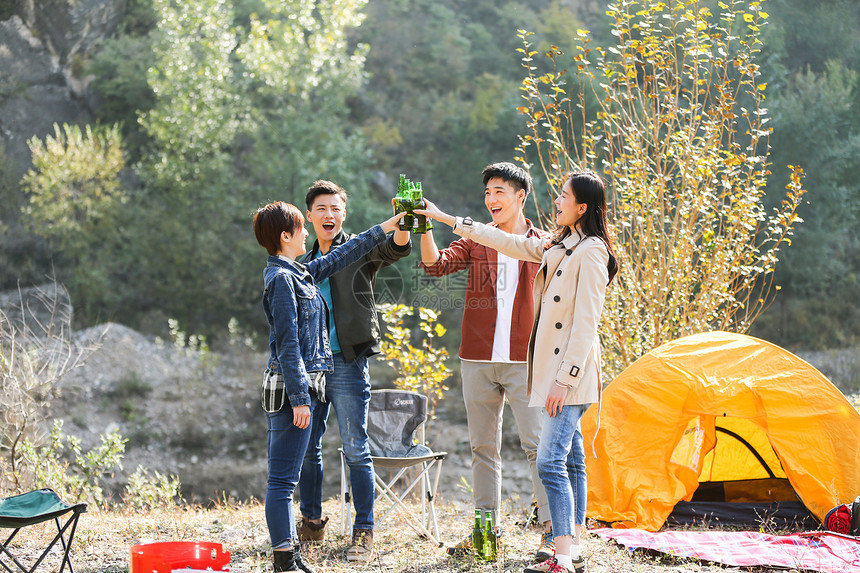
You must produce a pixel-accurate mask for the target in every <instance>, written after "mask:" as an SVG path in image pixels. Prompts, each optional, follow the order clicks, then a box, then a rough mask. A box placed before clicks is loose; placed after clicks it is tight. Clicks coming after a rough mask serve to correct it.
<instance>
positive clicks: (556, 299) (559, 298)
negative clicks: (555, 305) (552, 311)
mask: <svg viewBox="0 0 860 573" xmlns="http://www.w3.org/2000/svg"><path fill="white" fill-rule="evenodd" d="M552 300H554V301H555V302H559V301H560V300H561V297H560V296H558V295H555V296H554V297H552Z"/></svg>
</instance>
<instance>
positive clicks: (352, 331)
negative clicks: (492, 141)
mask: <svg viewBox="0 0 860 573" xmlns="http://www.w3.org/2000/svg"><path fill="white" fill-rule="evenodd" d="M305 202H306V203H307V207H308V211H307V218H308V221H310V222H311V224H312V225H313V227H314V231H315V233H316V236H317V240H316V242H315V243H314V246H313V249H312V250H311V251H310V252H309V253H308V254H307V255H305V257H304V258H303V259H302V261H310V260H313V259H314V258H316V257H319V256H321V255H324V254H325V253H327V252H328V251H329V249H336V248H337V247H338V246H339V245H341V244H343V243H345V242H346V241H347V240H349V238H350V235H347V234H346V233H344V232H343V229H342V226H343V221H344V219H345V218H346V192H345V191H344V190H343V189H342V188H341V187H340V186H338V185H337V184H335V183H332V182H331V181H323V180H320V181H316V182H314V184H313V185H311V186H310V188H309V189H308V193H307V195H306V196H305ZM411 249H412V245H411V242H410V239H409V232H408V231H396V232H394V233H393V234H392V235H390V236H389V237H388V239H386V241H385V242H384V243H382V244H381V245H379V246H378V247H376V248H375V249H373V250H372V251H371V252H370V253H369V254H367V255H365V256H364V258H363V259H361V260H359V261H358V262H357V263H354V264H353V265H351V266H349V267H347V268H346V269H344V270H343V271H341V272H339V273H337V274H335V275H332V277H331V278H330V279H326V280H324V281H322V282H320V283H318V286H319V288H320V291H321V292H322V295H323V298H324V299H325V301H326V304H327V305H328V308H329V310H330V313H329V342H330V344H331V351H332V355H333V357H334V372H333V373H330V374H328V375H327V376H326V384H325V401H316V402H315V404H314V407H313V408H312V414H311V437H310V443H309V444H308V449H307V454H306V455H305V459H304V462H303V463H302V470H301V475H300V477H299V496H300V498H301V504H300V508H301V512H302V521H301V523H300V525H299V528H298V533H299V538H300V539H301V540H303V541H322V539H323V537H324V534H325V524H326V522H327V521H328V518H326V519H325V521H323V520H322V477H323V467H322V455H321V448H322V436H323V434H324V433H325V430H326V418H327V417H328V411H329V404H331V405H332V406H334V410H335V412H336V413H337V422H338V426H339V429H340V437H341V440H342V442H343V451H344V456H345V457H346V462H347V464H348V465H349V479H350V485H351V489H352V500H353V504H354V506H355V522H354V523H353V527H352V543H351V545H350V547H349V549H348V550H347V559H348V560H349V561H366V560H368V559H370V557H371V555H372V553H373V499H374V493H375V492H374V477H373V461H372V460H371V458H370V448H369V447H368V444H367V408H368V404H369V403H370V377H369V374H368V370H367V358H368V357H369V356H373V355H374V354H378V353H379V352H380V350H379V322H378V319H377V315H376V301H375V300H374V295H373V284H374V282H375V280H376V273H377V272H378V271H379V269H380V268H382V267H384V266H387V265H390V264H391V263H393V262H395V261H397V260H398V259H400V258H402V257H405V256H406V255H408V254H409V252H410V251H411ZM312 400H316V398H313V397H312Z"/></svg>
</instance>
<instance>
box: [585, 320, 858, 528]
mask: <svg viewBox="0 0 860 573" xmlns="http://www.w3.org/2000/svg"><path fill="white" fill-rule="evenodd" d="M597 414H598V408H597V405H594V406H592V407H591V408H589V410H588V412H586V414H585V416H584V417H583V420H582V429H583V434H584V435H585V441H586V447H585V450H586V464H587V466H588V516H589V517H592V518H595V519H599V520H601V521H606V522H609V523H612V524H613V526H614V527H622V528H633V527H636V528H642V529H648V530H652V531H656V530H658V529H660V527H662V526H663V523H664V522H665V520H666V518H667V517H668V516H669V515H670V514H671V513H672V511H673V509H674V508H675V506H676V504H677V503H678V502H681V501H682V500H683V501H690V500H693V499H695V498H705V499H712V500H713V499H718V498H720V499H721V501H726V502H767V501H791V500H794V501H796V500H797V499H799V500H800V501H802V502H803V505H805V506H806V508H807V509H808V510H809V511H810V512H811V513H812V514H813V515H814V516H815V517H816V518H817V519H818V520H819V521H821V520H823V519H824V516H825V515H826V513H827V512H828V511H829V510H830V509H831V508H833V507H834V506H835V505H837V504H838V503H846V502H850V501H852V500H854V498H855V497H856V496H857V495H860V413H858V412H857V410H856V409H855V408H854V406H853V405H852V404H851V403H850V402H849V401H848V400H847V399H846V398H845V396H843V395H842V393H841V392H840V391H839V390H838V389H837V388H836V387H835V386H834V385H833V384H832V383H831V382H830V381H828V380H827V379H826V378H825V377H824V376H823V375H822V374H821V373H820V372H818V370H816V369H815V368H813V367H812V366H811V365H810V364H808V363H807V362H805V361H803V360H801V359H800V358H798V357H797V356H795V355H793V354H791V353H790V352H788V351H786V350H784V349H782V348H780V347H778V346H776V345H774V344H771V343H769V342H765V341H763V340H759V339H756V338H752V337H750V336H744V335H741V334H733V333H728V332H710V333H704V334H696V335H693V336H687V337H684V338H681V339H678V340H675V341H673V342H669V343H667V344H664V345H662V346H660V347H659V348H656V349H654V350H652V351H651V352H649V353H647V354H646V355H645V356H643V357H642V358H640V359H639V360H637V361H636V362H635V363H633V364H632V365H631V366H630V367H629V368H627V369H626V370H625V371H624V372H622V373H621V374H620V375H619V376H618V377H617V378H615V380H613V381H612V382H611V383H610V384H609V385H608V386H607V387H606V390H605V391H604V394H603V405H602V411H601V412H600V429H599V432H598V434H597V436H596V438H595V441H594V451H595V452H596V454H597V457H596V458H595V457H594V453H593V452H592V448H591V447H590V442H591V439H592V437H593V436H594V431H595V427H596V425H597V424H596V422H597Z"/></svg>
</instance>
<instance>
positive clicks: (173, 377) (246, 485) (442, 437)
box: [52, 324, 531, 506]
mask: <svg viewBox="0 0 860 573" xmlns="http://www.w3.org/2000/svg"><path fill="white" fill-rule="evenodd" d="M105 328H107V330H106V331H105ZM75 340H76V343H77V344H81V345H87V344H93V343H95V344H100V347H99V348H98V350H96V351H95V352H94V353H93V354H92V355H91V356H90V357H89V358H88V359H87V361H86V363H85V364H84V365H83V366H81V367H80V368H77V369H75V370H73V371H72V372H71V373H70V374H68V375H67V376H66V377H65V378H63V380H62V381H61V388H60V390H61V399H60V400H58V401H56V403H55V404H54V405H53V408H52V416H53V417H54V418H60V419H62V420H64V431H65V432H66V433H67V434H69V435H74V436H79V437H80V438H81V439H82V440H83V444H84V447H85V448H88V447H93V446H95V445H96V444H98V443H99V436H100V435H101V434H105V433H108V432H110V431H112V430H115V429H116V430H118V431H119V432H120V434H121V435H122V436H124V437H126V438H128V440H129V441H128V444H127V446H126V455H125V461H124V463H123V470H122V471H121V472H120V473H118V474H117V476H116V477H115V478H114V479H113V480H112V483H113V485H114V486H115V489H116V491H121V488H122V486H123V485H124V483H125V480H126V479H127V476H128V475H129V474H131V473H133V472H134V471H135V470H136V469H137V467H138V465H142V466H143V467H145V468H147V469H150V470H157V471H159V472H161V473H170V474H175V475H177V476H179V478H180V481H181V483H182V486H183V487H182V491H183V495H184V496H185V498H186V499H187V500H189V501H192V500H193V501H197V502H205V501H206V500H209V499H221V498H222V497H223V496H224V495H225V494H226V495H227V496H230V497H233V498H236V499H240V500H246V499H251V498H257V499H261V498H262V497H263V496H264V495H265V483H266V464H265V458H266V456H265V443H266V425H265V419H264V416H263V413H262V410H261V409H260V405H259V385H260V382H261V377H262V368H263V365H264V364H265V361H266V356H265V355H264V354H260V353H257V352H254V351H251V350H249V349H247V348H245V347H241V346H237V347H231V348H230V349H229V350H228V351H226V352H222V353H216V352H212V351H210V352H200V351H198V350H191V349H189V348H187V346H186V347H182V346H181V345H176V344H174V343H171V342H161V343H159V342H157V341H156V339H153V338H150V337H146V336H144V335H142V334H140V333H138V332H136V331H134V330H131V329H129V328H127V327H125V326H122V325H119V324H109V325H101V326H97V327H93V328H90V329H88V330H85V331H81V332H78V333H76V335H75ZM99 341H100V342H99ZM371 373H372V377H373V378H374V383H375V384H376V385H377V386H378V385H384V384H385V380H387V379H389V378H390V374H389V373H388V366H387V365H385V364H384V363H382V362H381V361H374V364H372V366H371ZM438 416H439V417H438V419H437V420H435V421H434V422H432V424H431V425H430V428H429V433H428V440H429V441H430V442H431V445H432V446H433V447H434V449H436V450H444V451H448V452H449V457H448V459H447V460H446V461H445V463H444V466H443V474H442V475H443V477H442V482H441V486H440V493H442V495H443V496H444V497H446V498H447V499H448V500H454V499H460V498H467V497H468V496H469V492H468V486H467V485H466V483H465V482H464V478H465V480H466V481H467V482H468V481H470V480H471V470H470V453H469V445H468V430H467V427H466V424H465V411H464V408H463V402H462V397H461V395H460V391H459V388H457V389H456V390H452V391H450V393H449V395H448V396H447V397H446V399H445V400H443V404H442V406H441V409H440V411H439V413H438ZM505 432H506V437H505V443H504V456H505V459H506V465H505V470H504V471H505V484H504V489H503V495H504V496H505V497H506V498H508V499H513V500H519V499H520V498H523V500H522V503H523V504H524V505H526V506H527V505H528V503H529V502H530V490H531V485H530V480H529V473H528V469H527V466H526V464H525V457H524V454H523V453H522V450H521V449H520V447H519V440H518V438H517V436H516V431H515V428H514V426H513V416H511V415H508V416H507V419H506V421H505ZM339 445H340V438H339V436H338V432H337V421H336V419H335V417H334V414H332V415H331V416H330V417H329V431H328V432H327V434H326V437H325V443H324V451H325V455H326V489H325V496H326V497H328V496H333V495H336V494H337V493H339V487H340V485H339V484H340V478H339V474H340V460H339V456H338V453H337V448H338V446H339Z"/></svg>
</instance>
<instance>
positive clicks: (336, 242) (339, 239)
mask: <svg viewBox="0 0 860 573" xmlns="http://www.w3.org/2000/svg"><path fill="white" fill-rule="evenodd" d="M348 240H349V235H347V234H346V233H344V232H343V228H341V230H340V233H338V234H337V235H336V236H335V238H334V239H333V240H332V242H331V246H332V247H339V246H341V245H342V244H344V243H345V242H347V241H348ZM319 250H320V241H319V239H315V240H314V246H313V247H312V248H311V250H310V251H309V252H308V253H307V254H306V255H305V256H303V257H302V262H304V261H312V260H313V259H314V257H316V256H317V253H318V252H319Z"/></svg>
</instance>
